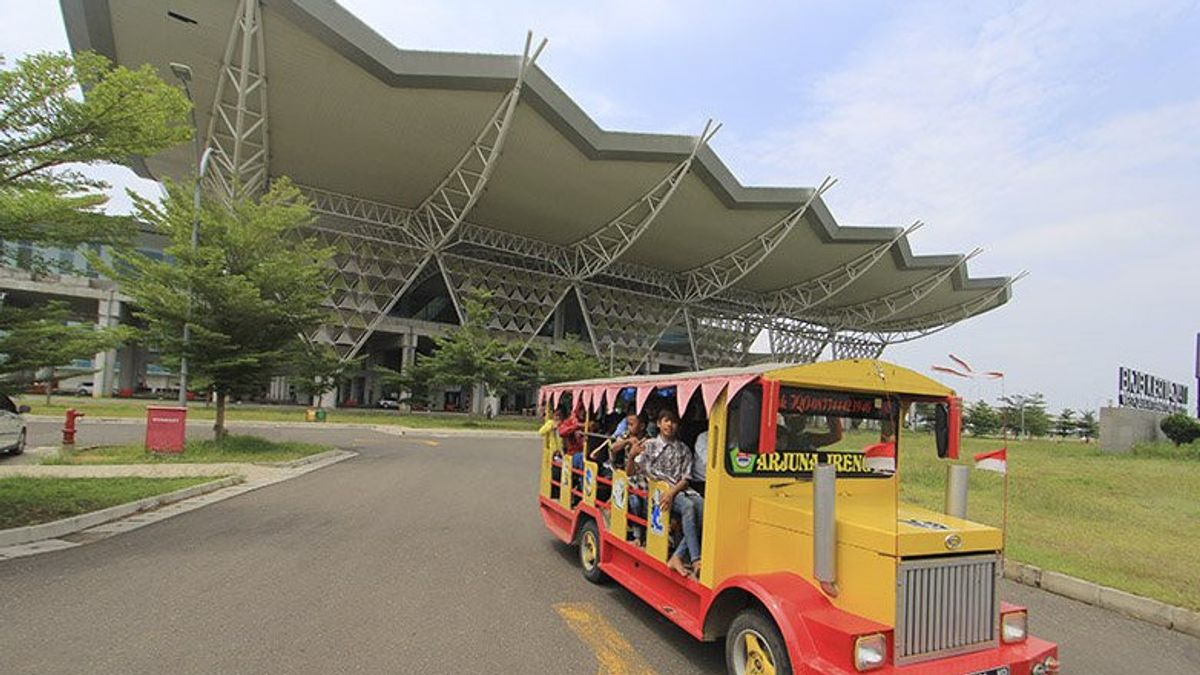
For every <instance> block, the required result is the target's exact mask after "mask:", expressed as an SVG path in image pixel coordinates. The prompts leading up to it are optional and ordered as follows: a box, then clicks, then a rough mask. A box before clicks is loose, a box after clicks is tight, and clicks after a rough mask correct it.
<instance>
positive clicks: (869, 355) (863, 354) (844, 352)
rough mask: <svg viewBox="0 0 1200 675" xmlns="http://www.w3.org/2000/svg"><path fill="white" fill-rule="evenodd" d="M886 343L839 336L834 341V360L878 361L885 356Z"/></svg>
mask: <svg viewBox="0 0 1200 675" xmlns="http://www.w3.org/2000/svg"><path fill="white" fill-rule="evenodd" d="M885 347H887V343H886V342H882V341H880V340H877V339H870V338H864V337H856V336H848V335H838V336H837V337H835V338H834V339H833V347H832V350H833V358H834V360H835V361H836V360H838V359H877V358H879V357H880V356H882V355H883V350H884V348H885Z"/></svg>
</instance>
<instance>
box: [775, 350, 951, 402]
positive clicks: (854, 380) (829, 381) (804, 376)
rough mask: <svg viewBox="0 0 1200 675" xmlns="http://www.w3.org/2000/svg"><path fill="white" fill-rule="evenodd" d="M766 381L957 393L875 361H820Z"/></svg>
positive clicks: (924, 393)
mask: <svg viewBox="0 0 1200 675" xmlns="http://www.w3.org/2000/svg"><path fill="white" fill-rule="evenodd" d="M762 376H763V377H765V378H767V379H769V380H779V381H780V382H784V383H786V384H794V385H798V386H803V387H812V388H816V389H837V390H842V391H860V392H875V393H887V394H908V395H910V396H934V397H945V396H952V395H953V394H954V390H953V389H950V388H949V387H946V386H945V385H943V384H941V383H940V382H938V381H936V380H932V379H930V378H928V377H925V376H924V375H922V374H920V373H918V372H916V371H915V370H909V369H908V368H903V367H901V366H897V365H895V364H891V363H887V362H884V361H874V360H871V359H845V360H842V361H820V362H817V363H806V364H803V365H797V366H789V367H787V368H777V369H774V370H768V371H764V372H763V374H762Z"/></svg>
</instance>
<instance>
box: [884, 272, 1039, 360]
mask: <svg viewBox="0 0 1200 675" xmlns="http://www.w3.org/2000/svg"><path fill="white" fill-rule="evenodd" d="M1027 276H1029V272H1024V271H1023V272H1021V273H1020V274H1018V275H1017V276H1015V277H1012V278H1010V279H1008V280H1006V281H1005V282H1004V284H1003V285H1001V286H997V287H996V288H995V289H994V290H992V291H991V292H989V293H987V294H985V295H982V296H980V297H978V298H974V299H972V300H966V301H964V302H960V303H958V304H957V305H954V306H952V307H947V308H945V309H941V310H938V311H936V312H929V313H928V314H922V315H921V316H916V317H912V318H909V319H904V320H903V321H895V322H890V323H880V324H878V325H875V326H872V327H871V330H872V331H873V332H876V333H881V334H882V333H889V334H890V335H888V336H887V342H888V343H889V344H893V343H897V342H908V341H909V340H915V339H917V338H919V337H924V336H925V335H929V334H931V333H935V332H937V331H940V330H944V329H946V328H949V327H950V326H952V325H954V324H956V323H958V322H959V321H963V320H965V319H969V318H971V317H972V316H974V315H975V314H976V313H978V312H980V311H982V310H984V309H986V308H987V306H988V305H990V304H991V303H993V302H995V301H996V299H997V298H999V297H1000V296H1002V295H1004V294H1005V293H1008V292H1009V291H1010V290H1011V289H1012V286H1013V284H1015V283H1017V282H1018V281H1020V280H1022V279H1024V278H1025V277H1027Z"/></svg>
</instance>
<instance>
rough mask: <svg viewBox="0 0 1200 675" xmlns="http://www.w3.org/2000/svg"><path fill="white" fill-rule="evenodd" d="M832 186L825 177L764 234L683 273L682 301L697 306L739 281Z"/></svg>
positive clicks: (832, 180)
mask: <svg viewBox="0 0 1200 675" xmlns="http://www.w3.org/2000/svg"><path fill="white" fill-rule="evenodd" d="M835 183H837V181H836V180H834V179H832V178H829V177H826V178H825V180H823V181H821V185H820V186H819V187H817V189H816V190H813V192H812V194H810V195H809V196H808V199H807V200H805V202H804V204H802V205H801V206H800V207H799V208H797V209H795V210H794V211H792V212H790V213H788V214H787V215H786V216H784V217H783V218H781V219H779V220H778V221H776V222H775V223H774V224H772V225H771V226H770V227H768V228H767V229H766V230H765V231H764V232H762V233H761V234H759V235H758V236H756V237H754V238H753V239H751V240H750V241H748V242H746V243H745V244H742V245H741V246H739V247H737V248H736V249H734V250H733V251H730V252H729V253H726V254H725V255H723V256H721V257H720V258H717V259H716V260H713V261H710V262H708V263H705V264H703V265H701V266H699V267H696V268H694V269H691V270H688V271H687V272H685V273H684V276H685V277H686V279H687V281H686V283H685V286H684V300H685V301H686V302H698V301H700V300H704V299H707V298H711V297H712V296H714V295H716V294H717V293H720V292H721V291H723V290H725V289H727V288H729V287H731V286H733V285H734V284H736V283H737V282H738V281H741V279H742V278H743V277H745V276H746V275H747V274H749V273H750V272H752V271H753V270H754V268H755V267H758V265H759V263H761V262H762V261H763V260H766V259H767V257H768V256H770V255H771V252H772V251H774V250H775V249H776V248H778V247H779V244H781V243H782V242H783V240H784V239H786V238H787V236H788V234H789V233H790V232H791V231H792V228H794V227H795V226H796V223H798V222H800V219H801V218H803V217H804V214H805V213H806V212H807V211H808V207H810V206H812V203H813V202H814V201H816V200H817V199H818V198H820V196H821V195H822V194H824V193H825V191H826V190H828V189H829V188H831V187H833V186H834V184H835Z"/></svg>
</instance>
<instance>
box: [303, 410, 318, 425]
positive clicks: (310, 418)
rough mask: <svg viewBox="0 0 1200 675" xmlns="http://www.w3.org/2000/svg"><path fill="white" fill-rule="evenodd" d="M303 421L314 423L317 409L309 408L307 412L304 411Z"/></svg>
mask: <svg viewBox="0 0 1200 675" xmlns="http://www.w3.org/2000/svg"><path fill="white" fill-rule="evenodd" d="M304 421H305V422H316V421H317V409H316V408H309V409H308V410H305V411H304Z"/></svg>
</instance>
